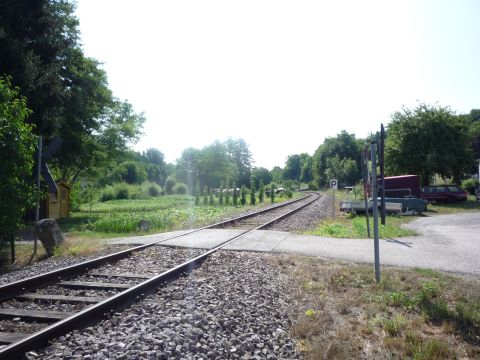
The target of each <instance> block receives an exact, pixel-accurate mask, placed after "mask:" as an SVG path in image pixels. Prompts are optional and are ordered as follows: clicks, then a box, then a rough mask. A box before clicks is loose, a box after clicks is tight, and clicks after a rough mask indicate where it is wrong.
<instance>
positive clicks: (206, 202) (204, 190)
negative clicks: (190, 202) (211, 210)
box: [203, 186, 208, 205]
mask: <svg viewBox="0 0 480 360" xmlns="http://www.w3.org/2000/svg"><path fill="white" fill-rule="evenodd" d="M207 204H208V187H206V186H205V188H204V189H203V205H207Z"/></svg>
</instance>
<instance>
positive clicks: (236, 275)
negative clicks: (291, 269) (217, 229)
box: [28, 252, 299, 360]
mask: <svg viewBox="0 0 480 360" xmlns="http://www.w3.org/2000/svg"><path fill="white" fill-rule="evenodd" d="M272 258H273V256H272V255H270V254H252V253H237V252H221V253H217V254H214V255H213V256H212V257H210V258H209V259H207V260H206V261H205V263H204V264H203V265H202V266H201V267H200V268H198V269H196V270H194V271H193V273H192V274H190V275H189V276H187V277H184V278H181V279H179V280H178V281H175V282H173V283H171V284H169V285H168V286H166V287H164V288H161V289H160V290H159V291H158V293H156V294H155V295H152V296H148V297H147V298H146V299H145V300H144V301H142V302H140V303H138V304H136V305H134V306H132V307H130V308H129V309H127V310H125V311H124V312H122V313H118V314H115V315H114V316H113V317H112V318H111V319H109V320H105V321H102V322H101V323H100V324H98V325H96V326H92V327H88V328H86V329H85V330H82V331H75V332H73V333H71V334H68V335H66V336H63V337H61V338H59V339H58V340H56V341H54V342H53V343H52V345H51V346H49V347H48V348H46V349H43V350H41V351H37V352H31V353H29V355H28V356H29V358H32V359H37V358H40V359H58V358H66V359H174V358H175V359H180V358H182V359H270V360H273V359H297V358H299V356H298V354H297V353H296V350H295V346H294V342H293V340H292V339H291V338H290V336H289V334H288V332H287V329H288V328H289V325H290V320H289V305H288V304H289V302H290V303H291V301H292V299H290V298H289V296H287V294H288V293H289V291H288V289H289V288H290V287H291V284H290V283H289V281H290V280H288V279H287V278H286V277H285V275H282V274H281V273H280V272H279V271H278V269H277V268H276V267H275V266H274V265H272V264H271V262H270V260H271V259H272ZM140 270H141V269H140Z"/></svg>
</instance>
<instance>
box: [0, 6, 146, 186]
mask: <svg viewBox="0 0 480 360" xmlns="http://www.w3.org/2000/svg"><path fill="white" fill-rule="evenodd" d="M74 8H75V5H74V2H73V1H68V0H38V1H29V0H4V1H2V2H0V48H1V49H2V51H1V52H0V69H1V71H2V72H5V73H7V74H9V75H11V76H12V78H13V83H14V84H15V85H18V86H20V89H21V94H22V95H24V96H26V98H27V106H28V107H29V108H31V109H32V110H33V113H32V115H31V116H30V117H29V122H31V123H32V124H34V125H35V127H34V132H35V133H37V134H41V135H43V136H44V137H45V138H46V142H48V141H49V140H50V139H51V138H53V137H55V136H57V135H59V136H60V137H62V138H63V139H64V142H63V144H62V147H61V149H60V150H59V151H57V152H56V153H55V154H54V159H53V160H52V163H53V164H54V165H56V167H57V170H58V171H57V174H59V175H60V177H61V179H62V180H66V181H69V182H74V181H75V180H76V179H77V178H78V176H79V175H81V174H82V173H84V172H86V171H89V170H91V169H90V168H91V167H95V166H96V167H98V166H99V165H100V164H103V165H105V163H106V162H108V161H111V160H112V158H113V157H114V156H115V155H116V154H118V152H121V151H123V150H125V148H126V146H127V145H128V144H130V143H132V142H134V141H135V140H136V139H137V138H138V136H139V134H140V129H141V127H142V125H143V122H144V120H145V119H144V118H143V116H142V115H137V114H135V113H134V112H133V109H132V107H131V105H130V104H128V103H127V102H122V101H118V100H116V99H114V98H113V97H112V94H111V92H110V90H109V89H108V87H107V79H106V75H105V72H104V71H103V70H101V69H100V68H99V63H98V62H97V61H96V60H94V59H90V58H87V57H85V56H84V54H83V51H82V49H81V47H80V44H79V42H78V38H79V36H78V33H79V32H78V19H77V18H76V17H75V16H74V14H73V13H74Z"/></svg>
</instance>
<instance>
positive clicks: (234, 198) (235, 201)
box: [233, 182, 238, 206]
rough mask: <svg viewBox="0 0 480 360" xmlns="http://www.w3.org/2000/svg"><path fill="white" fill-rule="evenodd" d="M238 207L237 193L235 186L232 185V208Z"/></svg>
mask: <svg viewBox="0 0 480 360" xmlns="http://www.w3.org/2000/svg"><path fill="white" fill-rule="evenodd" d="M237 205H238V192H237V184H236V183H235V182H234V183H233V206H237Z"/></svg>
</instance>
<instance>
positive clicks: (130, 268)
mask: <svg viewBox="0 0 480 360" xmlns="http://www.w3.org/2000/svg"><path fill="white" fill-rule="evenodd" d="M317 199H318V195H317V194H310V195H308V196H305V197H303V198H301V199H297V200H293V201H289V202H286V203H282V204H279V205H277V206H274V207H270V208H267V209H263V210H260V211H257V212H254V213H251V214H248V215H244V216H240V217H237V218H234V219H229V220H226V221H222V222H220V223H216V224H213V225H209V226H206V227H203V228H201V229H195V230H191V231H188V232H186V233H183V234H180V235H176V236H173V237H170V238H168V239H163V240H160V241H158V242H155V243H151V244H148V245H142V246H137V247H134V248H130V249H127V250H124V251H120V252H118V253H115V254H111V255H107V256H103V257H100V258H97V259H94V260H89V261H86V262H83V263H80V264H76V265H72V266H69V267H66V268H63V269H59V270H56V271H51V272H49V273H46V274H41V275H38V276H34V277H31V278H27V279H24V280H20V281H16V282H14V283H11V284H7V285H3V286H0V301H2V303H1V304H0V319H6V320H3V321H7V322H10V324H11V326H10V328H11V329H12V331H8V332H0V344H5V345H3V348H0V359H13V358H21V357H22V356H23V355H24V354H25V352H27V351H29V350H32V349H35V348H39V347H42V346H44V345H45V344H46V343H47V342H48V341H49V340H51V339H53V338H56V337H59V336H61V335H63V334H65V333H67V332H69V331H72V330H74V329H78V328H82V327H85V326H87V325H88V324H91V323H93V322H96V321H99V320H100V319H102V318H106V317H109V316H111V315H113V314H114V313H115V312H118V311H121V310H122V309H125V308H127V307H128V306H130V305H131V304H133V303H135V302H137V301H138V300H139V299H141V298H143V297H144V296H146V295H147V294H150V293H153V292H154V291H155V290H156V289H157V288H158V287H159V286H162V285H165V284H167V283H169V282H171V281H173V280H175V279H176V278H178V277H179V276H182V275H184V274H187V273H189V272H190V271H191V270H193V269H194V268H195V267H196V266H198V265H199V264H201V263H202V262H203V261H204V260H205V259H206V258H207V257H208V256H210V255H211V254H213V253H215V252H216V251H218V250H220V249H221V248H223V247H225V246H226V245H228V244H230V243H232V242H233V241H235V240H237V239H239V238H241V237H243V236H245V235H247V234H248V233H250V232H252V231H254V230H259V229H263V228H267V227H268V226H269V225H271V224H273V223H275V222H277V221H279V220H281V219H283V218H285V217H287V216H289V215H291V214H292V213H294V212H296V211H298V210H300V209H302V208H304V207H306V206H308V205H309V204H311V203H312V202H313V201H315V200H317ZM225 227H229V228H230V227H237V228H241V229H244V231H242V232H241V233H240V234H239V235H236V236H234V237H232V238H230V239H228V240H226V241H224V242H223V243H221V244H220V245H218V246H216V247H215V248H213V249H211V250H208V251H204V252H202V251H201V250H196V251H194V256H193V258H190V259H188V258H184V259H182V260H183V262H182V263H181V264H180V265H174V264H169V263H168V261H165V263H163V264H159V262H163V261H164V260H165V259H161V258H160V259H159V257H160V256H159V254H158V251H157V252H155V248H156V249H158V247H157V246H156V245H160V244H161V243H163V242H165V241H167V240H171V239H173V238H177V237H181V236H185V235H189V234H192V233H194V232H199V231H202V230H204V229H212V228H225ZM163 249H165V248H163ZM189 256H191V252H190V255H189ZM142 257H143V258H144V259H143V260H142V261H145V258H147V259H149V260H148V261H151V263H152V265H151V266H148V268H151V269H152V270H151V272H142V273H140V274H139V273H135V266H134V265H132V264H135V262H136V261H137V260H136V258H137V259H139V258H142ZM177 261H178V259H177ZM177 264H178V262H177ZM25 304H28V306H25ZM24 321H33V322H34V324H35V325H34V326H33V327H29V331H32V329H33V330H34V331H35V332H33V333H23V332H22V331H21V330H22V327H21V326H16V324H19V323H23V322H24ZM2 327H4V328H5V327H7V328H9V327H8V326H5V324H2Z"/></svg>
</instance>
